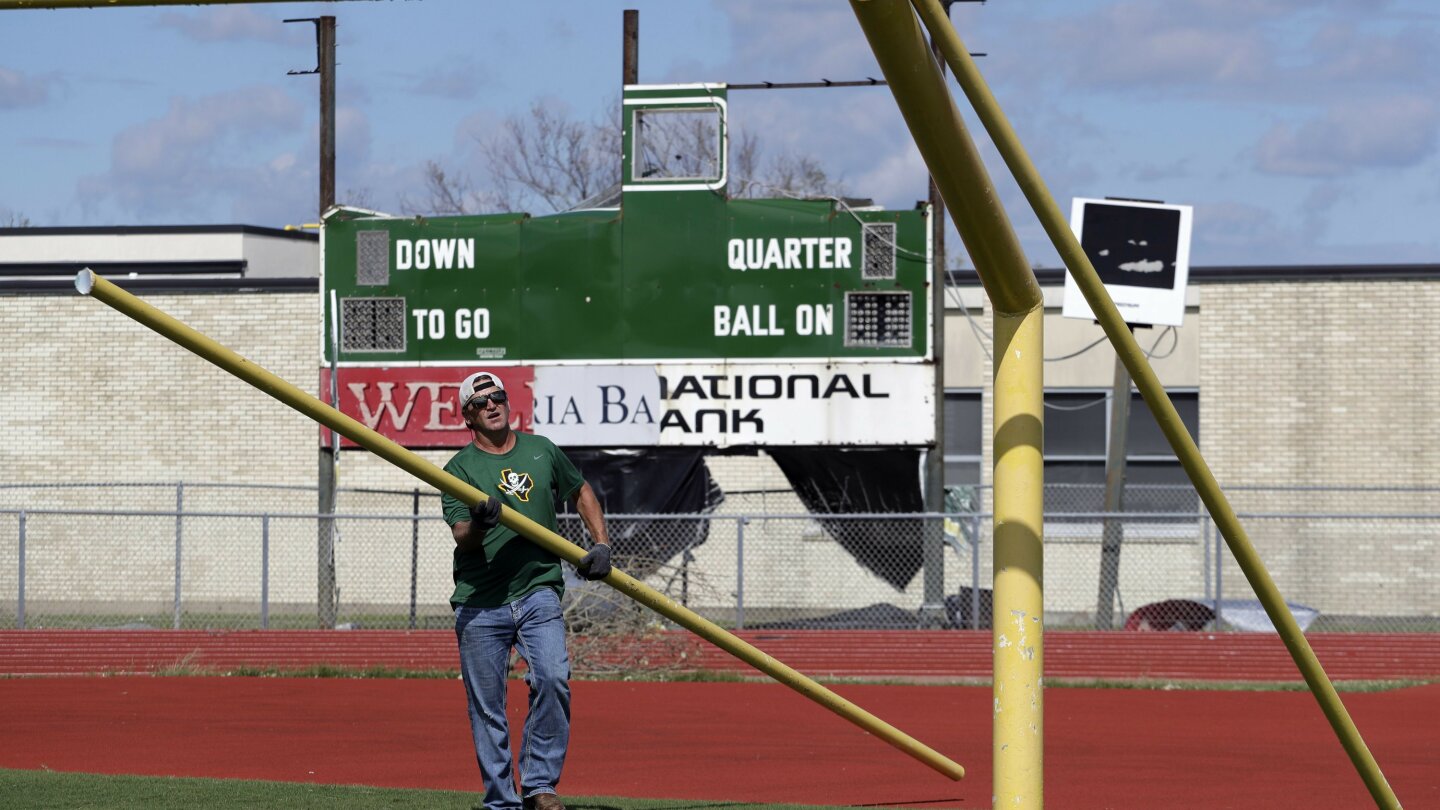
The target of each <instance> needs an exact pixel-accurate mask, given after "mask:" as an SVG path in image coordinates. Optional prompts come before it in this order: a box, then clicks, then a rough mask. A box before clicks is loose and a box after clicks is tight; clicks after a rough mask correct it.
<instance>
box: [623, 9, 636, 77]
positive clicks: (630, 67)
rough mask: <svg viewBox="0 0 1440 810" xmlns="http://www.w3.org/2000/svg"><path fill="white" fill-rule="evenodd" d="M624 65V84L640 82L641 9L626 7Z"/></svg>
mask: <svg viewBox="0 0 1440 810" xmlns="http://www.w3.org/2000/svg"><path fill="white" fill-rule="evenodd" d="M624 26H625V27H624V34H623V37H624V42H623V43H622V49H623V51H624V65H623V66H622V68H621V71H620V81H621V83H622V84H639V83H640V11H639V9H633V8H627V9H625V24H624Z"/></svg>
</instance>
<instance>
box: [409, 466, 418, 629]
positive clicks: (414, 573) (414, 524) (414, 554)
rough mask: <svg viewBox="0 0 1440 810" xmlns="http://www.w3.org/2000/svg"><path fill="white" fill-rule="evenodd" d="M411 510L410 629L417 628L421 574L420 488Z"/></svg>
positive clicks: (414, 494)
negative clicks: (416, 609) (416, 608)
mask: <svg viewBox="0 0 1440 810" xmlns="http://www.w3.org/2000/svg"><path fill="white" fill-rule="evenodd" d="M410 511H411V513H412V514H413V515H415V517H414V518H413V519H411V521H410V629H411V630H414V629H415V601H416V598H417V592H416V586H417V582H418V580H419V575H420V490H419V489H416V490H415V492H414V493H413V494H412V495H411V507H410Z"/></svg>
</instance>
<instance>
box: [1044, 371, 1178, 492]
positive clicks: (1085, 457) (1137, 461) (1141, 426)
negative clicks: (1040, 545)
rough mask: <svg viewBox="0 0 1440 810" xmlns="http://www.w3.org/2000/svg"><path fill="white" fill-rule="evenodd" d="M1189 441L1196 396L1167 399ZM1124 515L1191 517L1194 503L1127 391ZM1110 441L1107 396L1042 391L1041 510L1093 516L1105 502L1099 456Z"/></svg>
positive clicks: (1103, 392)
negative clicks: (1042, 479)
mask: <svg viewBox="0 0 1440 810" xmlns="http://www.w3.org/2000/svg"><path fill="white" fill-rule="evenodd" d="M1167 393H1168V394H1169V395H1170V401H1171V402H1173V403H1174V404H1175V410H1176V411H1178V412H1179V414H1180V420H1181V421H1182V422H1183V423H1184V424H1185V427H1186V428H1187V429H1189V431H1190V435H1191V437H1193V438H1194V439H1195V440H1196V442H1197V443H1198V442H1199V440H1200V392H1199V391H1196V390H1194V389H1175V390H1171V391H1169V392H1167ZM1126 434H1127V436H1126V449H1125V493H1124V497H1125V500H1124V509H1125V511H1127V512H1195V511H1197V510H1198V509H1199V501H1198V499H1197V496H1196V495H1195V492H1194V490H1193V488H1192V487H1191V486H1190V483H1189V478H1188V477H1187V476H1186V475H1185V471H1184V469H1183V468H1181V466H1180V461H1179V459H1177V458H1176V457H1175V454H1174V453H1173V452H1172V451H1171V449H1170V443H1169V442H1168V441H1166V440H1165V436H1164V434H1162V433H1161V432H1160V426H1159V424H1157V423H1156V421H1155V417H1154V416H1153V415H1152V414H1151V413H1150V409H1149V407H1148V406H1146V404H1145V401H1144V399H1143V398H1141V396H1140V393H1139V392H1138V391H1132V392H1130V424H1129V429H1128V430H1127V431H1126ZM1109 441H1110V391H1109V390H1107V389H1066V390H1058V391H1047V392H1045V484H1046V486H1045V510H1046V511H1047V512H1098V511H1101V510H1102V509H1103V508H1104V502H1105V456H1106V453H1107V451H1108V447H1109Z"/></svg>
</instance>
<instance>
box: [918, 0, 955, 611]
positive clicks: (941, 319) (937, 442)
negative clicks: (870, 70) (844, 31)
mask: <svg viewBox="0 0 1440 810" xmlns="http://www.w3.org/2000/svg"><path fill="white" fill-rule="evenodd" d="M947 10H948V9H947ZM932 47H934V44H933V42H932ZM934 57H935V59H936V60H937V65H938V67H939V69H940V76H941V79H942V81H943V80H944V76H945V65H944V63H941V62H938V60H939V58H940V53H939V51H938V50H937V51H935V53H934ZM927 185H928V191H929V193H928V195H927V196H928V198H929V200H930V262H931V276H930V312H931V321H930V346H931V351H932V352H933V356H932V358H931V359H932V362H934V364H935V365H934V368H933V370H934V373H933V375H932V377H931V379H932V385H931V390H930V396H931V397H932V398H933V401H934V403H935V418H934V426H933V427H932V429H931V430H932V436H933V438H934V443H933V444H931V445H930V447H928V448H926V450H925V511H926V512H933V513H935V514H939V513H942V512H944V511H945V198H944V197H942V196H940V187H939V186H938V185H936V183H935V178H934V177H929V178H928V183H927ZM934 528H935V531H931V530H930V529H931V527H930V526H929V525H928V521H927V525H925V531H924V532H923V533H922V534H921V537H922V538H923V539H922V541H921V542H922V543H923V545H922V546H921V549H920V560H921V566H922V568H923V570H924V580H923V582H924V588H923V591H922V595H921V600H920V612H919V618H920V626H921V627H936V626H940V625H941V622H942V621H943V618H944V616H945V550H944V545H943V541H942V539H941V534H942V533H943V531H944V528H943V518H942V521H941V523H940V524H937V525H936V526H935V527H934Z"/></svg>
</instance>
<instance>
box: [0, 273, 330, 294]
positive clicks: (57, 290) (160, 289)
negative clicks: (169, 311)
mask: <svg viewBox="0 0 1440 810" xmlns="http://www.w3.org/2000/svg"><path fill="white" fill-rule="evenodd" d="M107 280H108V281H110V282H112V283H114V284H115V286H117V287H120V288H121V289H125V290H133V291H136V292H147V293H297V292H298V293H314V292H319V291H320V279H318V278H304V277H301V278H110V279H107ZM37 294H38V295H46V294H51V295H74V294H75V279H73V278H25V279H0V296H6V295H37Z"/></svg>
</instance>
